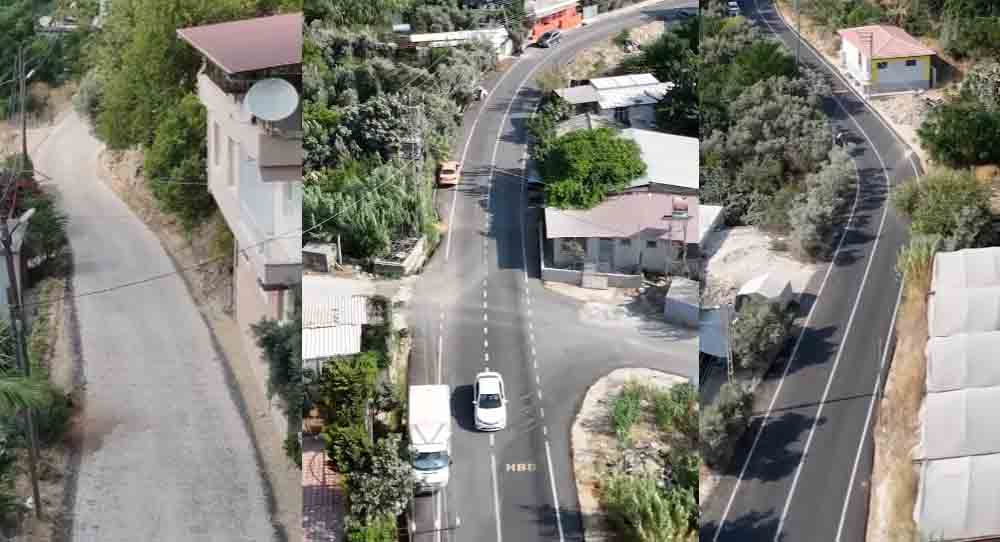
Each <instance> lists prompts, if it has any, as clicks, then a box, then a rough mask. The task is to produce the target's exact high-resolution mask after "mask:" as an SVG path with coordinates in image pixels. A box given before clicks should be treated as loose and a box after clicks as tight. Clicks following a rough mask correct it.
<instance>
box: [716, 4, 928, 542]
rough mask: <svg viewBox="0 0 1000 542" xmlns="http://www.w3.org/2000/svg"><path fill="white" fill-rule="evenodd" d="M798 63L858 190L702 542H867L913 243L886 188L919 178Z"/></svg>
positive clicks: (763, 23)
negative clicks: (901, 269)
mask: <svg viewBox="0 0 1000 542" xmlns="http://www.w3.org/2000/svg"><path fill="white" fill-rule="evenodd" d="M744 9H745V10H746V11H747V12H748V13H747V15H748V17H749V18H751V19H752V20H753V21H754V22H755V23H756V24H757V25H758V26H759V27H760V28H761V29H762V30H764V31H765V32H768V33H774V34H777V35H778V36H779V37H780V39H781V40H783V41H784V42H785V43H786V44H788V45H789V46H790V47H791V49H792V50H793V51H794V50H795V49H796V43H795V42H796V39H797V38H796V37H795V35H794V34H793V33H792V32H791V31H790V30H789V29H788V27H787V26H785V25H784V24H783V22H782V20H781V18H780V16H779V15H778V14H777V13H776V11H775V10H774V8H773V6H772V5H771V3H770V2H769V1H768V0H757V2H756V4H755V3H754V2H752V1H749V0H748V1H746V2H745V3H744ZM801 59H802V62H804V63H805V64H808V65H810V66H813V67H815V68H817V69H818V70H819V71H820V72H821V73H824V74H826V75H827V76H828V78H829V79H830V81H831V83H832V84H833V87H834V91H833V95H832V96H830V97H828V98H827V99H825V101H824V110H825V112H826V114H827V115H828V116H829V118H830V121H831V123H832V124H833V125H834V127H835V128H837V127H839V128H842V129H845V130H847V131H848V132H849V133H850V138H851V140H852V142H854V143H856V146H855V148H854V151H853V153H854V158H855V163H856V165H857V168H858V174H859V179H860V184H859V191H858V193H857V200H856V203H855V207H854V208H853V210H852V216H851V220H850V221H849V227H848V229H847V230H846V235H845V236H844V238H843V242H842V245H841V246H840V249H839V251H838V253H837V255H836V256H835V258H834V261H833V263H832V266H829V267H828V273H827V272H821V273H819V274H818V277H817V278H816V280H814V283H813V284H811V285H810V292H811V293H812V294H813V295H812V296H807V297H808V298H809V306H808V310H809V311H810V312H809V316H808V317H807V318H808V320H807V322H806V325H805V326H804V332H803V333H802V334H801V336H799V337H798V343H797V345H796V347H795V350H793V353H792V356H791V357H790V361H789V362H787V363H784V364H782V365H781V366H780V367H777V368H775V369H774V370H772V371H771V373H770V374H769V375H768V377H767V379H766V382H765V384H764V387H763V390H764V392H763V393H762V394H760V395H759V396H758V399H757V402H756V409H757V411H758V414H759V416H758V418H757V420H756V421H755V423H754V424H753V427H752V428H751V430H750V431H748V432H747V434H746V435H745V436H744V438H743V439H742V440H741V442H740V444H739V446H738V448H737V454H736V457H735V459H734V460H733V462H732V465H731V468H730V470H729V471H728V472H726V473H725V477H724V478H723V480H722V481H721V483H720V484H719V486H718V487H717V488H716V489H715V491H714V492H713V494H712V497H711V498H710V499H709V501H708V502H706V503H704V504H703V507H702V515H701V521H702V528H701V540H703V541H710V542H715V541H740V542H746V541H757V540H762V541H763V540H766V541H778V540H787V541H799V540H834V541H844V542H848V541H859V540H864V537H865V528H866V522H867V513H868V491H867V484H868V481H869V479H870V475H871V468H872V440H871V434H870V433H871V429H870V428H871V423H872V422H873V420H874V419H875V416H876V414H877V412H875V409H876V408H877V404H876V403H875V401H874V399H875V398H876V396H875V395H874V394H875V392H876V390H877V389H879V388H880V387H881V386H882V384H883V383H884V376H885V370H886V364H887V363H888V358H890V357H891V341H892V334H891V331H892V322H893V319H894V315H895V310H896V308H897V305H898V300H899V293H900V285H899V281H898V278H897V276H896V273H895V271H894V266H895V261H896V254H897V253H898V251H899V249H900V248H901V247H902V246H903V245H904V244H905V243H906V241H907V238H908V227H907V225H906V224H905V222H904V221H903V220H901V219H900V218H899V217H898V216H897V215H896V214H895V212H894V211H893V210H892V209H891V206H890V205H888V202H887V193H888V189H887V187H894V186H897V185H899V184H902V183H905V182H913V180H914V178H915V177H916V176H917V169H916V165H915V164H914V162H913V161H911V159H910V157H909V156H908V155H907V152H908V151H907V149H906V148H905V147H904V146H903V145H902V144H901V143H900V141H899V140H898V139H897V138H896V137H895V136H894V135H893V133H892V132H891V130H890V129H889V128H888V127H887V126H886V125H885V124H883V123H882V122H881V120H880V119H879V118H878V116H877V115H875V114H874V113H873V112H872V111H871V110H869V109H868V108H867V107H866V106H865V105H864V103H863V101H862V100H861V99H860V98H859V97H858V96H857V95H856V94H854V93H853V92H851V91H850V90H849V89H848V87H847V86H846V84H845V83H844V81H843V80H841V79H840V78H839V77H837V76H835V75H834V72H833V71H832V70H831V68H830V67H829V66H827V65H826V64H825V63H824V62H823V61H821V60H820V59H819V58H818V56H817V55H816V54H814V52H813V51H812V50H811V49H810V48H809V46H808V45H807V44H805V42H803V43H802V46H801ZM887 342H888V343H889V344H888V345H887ZM765 418H766V420H767V421H766V423H764V424H763V429H761V425H762V421H763V420H764V419H765Z"/></svg>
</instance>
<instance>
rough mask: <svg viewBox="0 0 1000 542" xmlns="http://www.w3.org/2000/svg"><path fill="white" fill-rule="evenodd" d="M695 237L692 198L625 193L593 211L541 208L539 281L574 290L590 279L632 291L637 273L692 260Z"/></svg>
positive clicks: (695, 203) (637, 281)
mask: <svg viewBox="0 0 1000 542" xmlns="http://www.w3.org/2000/svg"><path fill="white" fill-rule="evenodd" d="M698 232H699V226H698V197H697V196H677V195H673V194H667V193H654V192H645V193H626V194H620V195H617V196H612V197H610V198H608V199H607V200H605V201H604V202H602V203H601V204H599V205H597V206H596V207H594V208H592V209H555V208H551V207H550V208H546V209H545V241H546V244H545V246H544V247H543V248H544V251H543V254H544V256H543V257H544V258H545V260H544V262H543V271H542V274H543V279H545V280H556V281H560V282H570V283H576V284H579V283H580V281H582V280H584V278H585V275H588V274H590V275H603V276H605V278H607V280H608V286H619V287H631V286H637V285H638V284H641V282H642V281H641V274H642V272H654V273H665V272H667V271H668V270H671V271H672V270H673V269H674V266H675V265H678V264H680V263H681V262H682V261H683V259H684V258H687V257H696V255H697V252H698ZM547 271H548V272H547ZM560 271H566V272H560ZM546 275H548V276H546Z"/></svg>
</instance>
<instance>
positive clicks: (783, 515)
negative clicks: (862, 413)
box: [714, 2, 891, 542]
mask: <svg viewBox="0 0 1000 542" xmlns="http://www.w3.org/2000/svg"><path fill="white" fill-rule="evenodd" d="M756 6H757V3H756V2H754V7H756ZM757 11H758V13H760V9H759V8H758V9H757ZM761 20H762V21H764V24H766V25H767V26H768V28H770V29H771V32H773V33H774V34H775V35H778V36H779V37H780V34H778V32H777V31H776V30H775V29H774V27H773V26H772V25H771V23H770V22H768V20H767V19H765V18H763V17H761ZM786 26H787V25H786ZM798 39H799V40H800V41H801V42H802V43H806V42H805V41H804V40H802V39H801V37H799V38H798ZM813 56H814V57H816V58H819V55H816V54H815V52H814V53H813ZM833 72H834V73H835V74H837V70H835V69H834V70H833ZM838 75H839V74H838ZM848 87H850V85H848ZM833 101H834V102H835V103H836V104H837V106H838V107H840V109H841V110H842V111H843V112H844V114H845V115H846V116H847V118H849V119H851V121H852V122H854V125H855V126H857V128H858V130H859V131H860V132H861V134H862V135H863V136H864V137H865V139H866V140H867V141H868V145H870V146H871V150H872V152H874V153H875V156H876V157H877V158H878V161H879V164H881V166H882V175H883V176H884V177H885V184H886V188H890V186H889V171H888V170H887V169H886V167H885V161H884V160H882V155H881V153H879V151H878V148H877V147H876V146H875V145H874V143H872V140H871V138H870V137H868V133H867V132H865V129H864V128H862V127H861V123H859V122H858V120H857V119H855V118H854V116H852V115H851V113H850V111H848V110H847V108H846V107H844V104H842V103H841V102H840V98H838V97H837V96H833ZM862 103H866V102H864V100H863V99H862ZM876 118H879V117H878V116H877V115H876ZM890 131H891V130H890ZM854 168H855V171H856V173H857V176H858V192H860V190H861V173H860V171H858V164H857V162H854ZM857 203H858V198H857V195H855V199H854V208H857ZM887 203H888V202H886V204H884V205H883V207H882V220H881V221H880V222H879V228H878V232H877V233H876V234H875V241H874V242H873V243H872V250H871V252H869V254H868V264H867V265H866V266H865V272H864V275H863V276H862V278H861V287H860V288H859V289H858V294H857V296H856V297H855V298H854V306H853V307H852V308H851V314H850V316H848V318H847V328H846V329H845V330H844V336H843V337H842V338H841V341H840V345H838V347H837V357H836V358H834V361H833V368H832V369H831V370H830V376H829V377H828V378H827V381H826V387H825V388H824V390H823V396H822V397H821V398H820V402H819V408H818V409H817V410H816V417H815V418H813V424H812V427H811V428H810V429H809V436H808V437H806V443H805V446H804V447H803V449H802V455H801V457H800V459H799V465H798V467H797V468H796V469H795V476H794V477H792V485H791V487H790V488H789V490H788V497H786V498H785V506H784V507H783V508H782V511H781V517H780V518H779V520H778V529H777V531H776V532H775V535H774V540H775V542H779V541H780V539H781V531H782V529H783V527H784V525H785V519H786V518H787V517H788V510H789V508H790V507H791V505H792V497H793V496H794V495H795V488H796V486H798V483H799V477H800V476H801V475H802V467H803V466H804V465H805V463H806V461H805V460H806V456H807V455H808V453H809V446H810V445H811V444H812V439H813V436H814V435H815V434H816V426H817V424H819V420H820V418H821V415H822V413H823V406H824V405H825V403H826V400H827V397H828V395H829V393H830V388H831V387H832V386H833V378H834V376H835V375H836V374H837V367H838V366H839V365H840V357H841V354H843V352H844V344H845V343H846V342H847V337H848V335H850V333H851V328H852V326H853V323H854V315H855V313H856V312H857V310H858V305H859V304H860V302H861V294H862V292H864V289H865V284H866V283H867V282H868V274H869V273H870V272H871V266H872V262H873V261H874V260H875V254H876V253H877V252H878V242H879V240H880V239H881V238H882V230H883V228H884V227H885V219H886V217H887V216H888V214H889V213H888V205H887ZM854 217H855V213H854V209H852V210H851V216H850V219H849V220H848V224H851V223H853V221H854ZM846 238H847V229H845V230H844V233H843V234H842V235H841V237H840V242H838V243H837V252H839V251H840V247H841V245H842V244H843V242H844V239H846ZM835 261H836V252H835V253H834V259H833V260H832V261H831V266H832V263H833V262H835ZM828 270H829V268H828ZM827 276H829V273H828V274H827ZM824 282H825V279H824ZM819 297H820V296H819V295H817V296H816V299H817V303H818V300H819ZM815 306H816V305H815V304H814V305H813V308H815ZM809 312H810V316H811V315H812V308H810V311H809ZM805 329H806V328H803V332H804V331H805ZM801 338H802V334H800V335H799V339H800V340H801ZM795 347H796V348H795V350H798V342H796V345H795ZM794 354H795V352H793V355H792V357H791V358H789V361H788V364H787V365H786V366H785V373H784V374H782V378H781V381H780V382H779V383H778V389H779V390H780V388H781V384H783V383H784V380H785V378H784V377H785V374H787V373H788V368H789V367H791V365H792V360H794V359H795V357H794ZM777 397H778V390H775V394H774V397H772V400H771V404H772V405H773V404H774V400H775V399H776V398H777ZM770 411H771V408H770V407H768V415H769V414H770ZM765 421H766V418H765ZM763 432H764V425H763V424H762V425H761V428H760V431H758V432H757V438H755V439H754V446H751V448H750V455H748V456H747V460H746V461H747V462H746V463H744V470H745V468H746V465H747V464H749V462H750V459H751V457H752V456H753V451H754V448H755V447H756V444H757V439H759V438H760V435H761V433H763ZM743 474H744V472H743V471H741V472H740V479H742V477H743ZM740 479H738V480H737V486H738V485H739V480H740ZM735 496H736V488H734V490H733V497H735ZM729 504H732V498H730V501H729ZM728 512H729V506H728V505H727V506H726V515H728ZM725 518H726V516H725V515H724V516H723V518H722V521H721V522H719V528H718V530H717V531H716V533H715V538H714V540H718V537H719V533H720V532H721V531H722V527H723V525H724V524H725Z"/></svg>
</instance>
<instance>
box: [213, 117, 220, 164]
mask: <svg viewBox="0 0 1000 542" xmlns="http://www.w3.org/2000/svg"><path fill="white" fill-rule="evenodd" d="M221 154H222V136H221V135H220V134H219V123H218V122H215V121H213V122H212V163H213V164H215V167H219V165H220V164H221V163H222V162H221V158H220V155H221Z"/></svg>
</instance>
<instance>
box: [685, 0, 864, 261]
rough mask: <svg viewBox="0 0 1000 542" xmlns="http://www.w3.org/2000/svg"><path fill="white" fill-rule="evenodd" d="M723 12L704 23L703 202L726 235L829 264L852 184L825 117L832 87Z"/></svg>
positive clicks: (706, 15)
mask: <svg viewBox="0 0 1000 542" xmlns="http://www.w3.org/2000/svg"><path fill="white" fill-rule="evenodd" d="M723 4H724V2H717V1H713V2H711V3H710V5H709V6H708V9H707V10H706V11H704V12H703V14H702V18H701V23H702V32H703V37H702V43H701V65H700V69H699V81H698V92H699V93H700V100H701V110H700V113H701V118H702V124H701V130H702V145H701V153H702V166H701V167H702V179H704V181H703V185H702V192H701V196H702V201H704V202H705V203H710V204H716V205H723V206H724V207H725V216H726V221H727V223H728V224H729V225H730V226H741V225H752V226H756V227H758V228H761V229H763V230H765V231H768V232H771V233H773V234H775V235H778V236H787V237H788V240H789V243H790V247H791V249H792V251H793V253H795V254H797V255H798V256H799V257H800V258H803V259H807V260H826V259H829V257H830V256H831V255H832V252H833V248H834V246H835V245H836V240H837V235H836V232H837V225H838V224H839V223H840V222H841V221H842V220H843V218H844V214H845V212H846V211H847V209H848V208H849V205H848V204H849V202H850V201H851V200H852V197H851V195H852V194H851V193H852V191H853V189H854V186H855V182H856V173H855V170H854V167H853V164H852V161H851V158H850V156H849V154H848V153H847V152H846V151H844V150H843V149H840V148H834V146H833V134H832V132H831V129H830V126H829V124H828V122H827V120H826V117H825V115H824V114H823V112H822V110H821V108H820V105H821V100H822V97H823V96H824V95H827V94H828V93H829V90H830V89H829V85H828V84H827V83H826V82H825V80H823V79H822V77H820V76H819V75H818V74H816V73H813V72H811V71H808V70H807V69H805V68H802V67H800V68H796V66H795V61H794V57H793V56H792V55H791V54H790V53H789V52H788V51H787V50H786V49H785V48H784V47H783V46H782V45H781V44H780V43H779V42H776V41H773V40H770V39H767V38H764V37H763V36H762V35H761V34H760V33H759V31H758V30H757V29H755V28H754V27H752V26H751V25H750V24H749V23H748V22H747V21H746V20H745V19H744V18H742V17H726V16H724V7H723Z"/></svg>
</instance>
